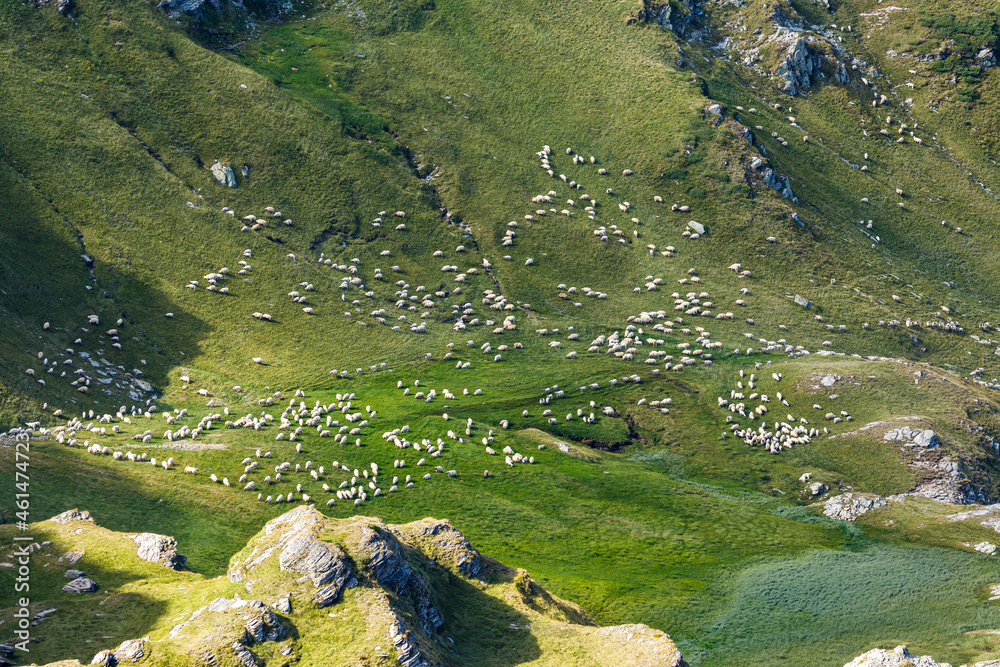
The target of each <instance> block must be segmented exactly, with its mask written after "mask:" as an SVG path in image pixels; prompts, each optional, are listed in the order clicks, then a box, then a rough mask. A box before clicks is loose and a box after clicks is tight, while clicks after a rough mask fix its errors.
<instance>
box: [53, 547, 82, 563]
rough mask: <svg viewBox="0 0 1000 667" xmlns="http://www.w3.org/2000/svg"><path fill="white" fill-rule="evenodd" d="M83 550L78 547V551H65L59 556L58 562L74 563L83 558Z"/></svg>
mask: <svg viewBox="0 0 1000 667" xmlns="http://www.w3.org/2000/svg"><path fill="white" fill-rule="evenodd" d="M83 554H84V551H83V549H80V550H79V551H67V552H66V553H64V554H63V555H62V556H60V557H59V562H60V563H62V562H63V561H65V562H66V564H67V565H76V564H77V563H78V562H79V560H80V559H81V558H83Z"/></svg>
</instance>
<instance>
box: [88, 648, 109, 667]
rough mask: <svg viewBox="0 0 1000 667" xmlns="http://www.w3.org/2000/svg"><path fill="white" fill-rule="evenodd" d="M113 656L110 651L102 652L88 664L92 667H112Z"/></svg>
mask: <svg viewBox="0 0 1000 667" xmlns="http://www.w3.org/2000/svg"><path fill="white" fill-rule="evenodd" d="M113 661H114V655H113V654H112V653H111V651H108V650H104V651H101V652H99V653H97V654H95V655H94V657H93V659H91V661H90V664H92V665H104V666H105V667H113V665H114V662H113Z"/></svg>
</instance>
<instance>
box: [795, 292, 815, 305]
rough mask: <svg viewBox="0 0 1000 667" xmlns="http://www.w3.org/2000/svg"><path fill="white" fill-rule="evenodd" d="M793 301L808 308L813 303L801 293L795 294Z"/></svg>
mask: <svg viewBox="0 0 1000 667" xmlns="http://www.w3.org/2000/svg"><path fill="white" fill-rule="evenodd" d="M795 303H796V305H799V306H802V307H803V308H808V307H809V306H811V305H813V303H812V301H810V300H809V299H807V298H805V297H804V296H802V295H801V294H796V295H795Z"/></svg>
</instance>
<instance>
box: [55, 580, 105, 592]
mask: <svg viewBox="0 0 1000 667" xmlns="http://www.w3.org/2000/svg"><path fill="white" fill-rule="evenodd" d="M62 589H63V590H64V591H66V592H67V593H93V592H94V591H96V590H97V584H96V583H94V580H93V579H88V578H87V577H80V578H79V579H74V580H73V581H71V582H69V583H68V584H66V585H65V586H63V587H62Z"/></svg>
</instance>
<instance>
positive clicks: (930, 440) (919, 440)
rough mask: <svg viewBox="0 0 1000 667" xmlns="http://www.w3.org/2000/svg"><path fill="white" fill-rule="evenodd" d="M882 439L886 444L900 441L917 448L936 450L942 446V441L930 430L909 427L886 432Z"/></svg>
mask: <svg viewBox="0 0 1000 667" xmlns="http://www.w3.org/2000/svg"><path fill="white" fill-rule="evenodd" d="M882 439H883V440H885V441H886V442H889V441H892V440H898V441H901V442H903V443H904V444H909V445H912V446H916V447H927V448H935V447H940V446H941V441H940V440H938V437H937V435H936V434H935V433H934V431H932V430H930V429H919V428H911V427H909V426H900V427H899V428H894V429H892V430H889V431H886V432H885V435H883V436H882Z"/></svg>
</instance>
